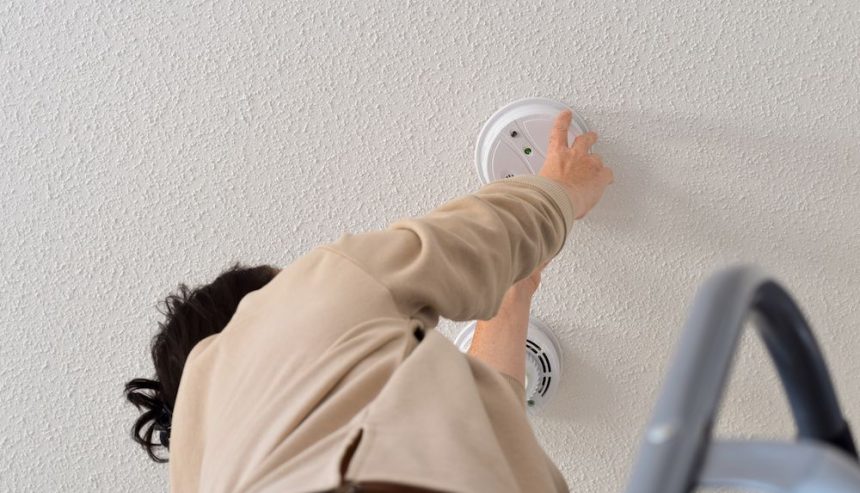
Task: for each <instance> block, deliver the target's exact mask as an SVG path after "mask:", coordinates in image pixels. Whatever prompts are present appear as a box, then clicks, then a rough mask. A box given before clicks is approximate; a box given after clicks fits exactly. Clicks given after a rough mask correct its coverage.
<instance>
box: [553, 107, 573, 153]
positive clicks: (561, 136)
mask: <svg viewBox="0 0 860 493" xmlns="http://www.w3.org/2000/svg"><path fill="white" fill-rule="evenodd" d="M572 117H573V113H572V112H571V111H570V110H564V111H562V112H561V113H559V114H558V116H557V117H556V118H555V123H554V124H553V126H552V132H551V133H550V134H549V149H550V150H559V149H561V148H563V147H567V129H568V128H569V127H570V120H571V118H572Z"/></svg>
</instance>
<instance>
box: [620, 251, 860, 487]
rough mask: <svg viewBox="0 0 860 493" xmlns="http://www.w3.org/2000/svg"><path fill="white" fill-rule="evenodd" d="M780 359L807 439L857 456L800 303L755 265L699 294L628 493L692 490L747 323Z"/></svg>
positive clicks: (716, 278)
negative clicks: (750, 320) (753, 324)
mask: <svg viewBox="0 0 860 493" xmlns="http://www.w3.org/2000/svg"><path fill="white" fill-rule="evenodd" d="M750 315H753V316H755V317H756V326H757V327H758V329H759V333H760V334H761V336H762V338H763V339H764V342H765V345H766V347H767V349H768V352H769V353H770V356H771V358H772V359H773V361H774V363H775V365H776V367H777V371H778V373H779V376H780V379H781V380H782V384H783V387H784V388H785V391H786V393H787V394H788V398H789V402H790V404H791V408H792V414H793V415H794V420H795V423H796V424H797V427H798V434H799V437H800V438H803V439H812V440H818V441H822V442H826V443H829V444H832V445H834V446H836V447H838V448H839V449H841V450H842V451H843V452H845V453H846V454H848V455H850V456H852V457H853V458H855V459H856V457H857V452H856V448H855V447H854V443H853V439H852V437H851V432H850V430H849V429H848V425H847V423H846V422H845V418H844V417H843V415H842V412H841V410H840V408H839V404H838V401H837V399H836V393H835V391H834V389H833V383H832V381H831V379H830V374H829V372H828V371H827V366H826V364H825V362H824V358H823V357H822V355H821V351H820V349H819V347H818V344H817V343H816V342H815V338H814V337H813V335H812V332H811V331H810V330H809V325H808V324H807V322H806V319H805V318H804V317H803V314H802V313H801V312H800V309H799V308H798V307H797V305H796V304H795V303H794V301H793V300H792V299H791V296H789V294H788V293H787V292H786V291H785V290H783V289H782V288H781V287H780V286H779V284H778V283H777V282H776V281H774V280H772V279H771V278H770V276H767V275H765V274H764V273H763V272H762V271H761V270H759V269H758V268H756V267H754V266H744V265H741V266H736V267H731V268H728V269H725V270H723V271H720V272H718V273H716V274H715V275H713V276H711V277H710V278H709V279H708V280H707V281H706V282H705V283H703V284H702V286H701V288H700V289H699V290H698V292H697V293H696V296H695V299H694V300H693V304H692V307H691V309H690V314H689V316H688V318H687V321H686V323H685V325H684V328H683V330H682V333H681V338H680V341H679V343H678V347H677V349H676V350H675V355H674V359H673V361H672V364H671V367H670V368H669V372H668V373H667V375H666V379H665V383H664V384H663V388H662V389H661V391H660V396H659V398H658V400H657V404H656V406H655V408H654V412H653V415H652V418H651V422H650V424H649V426H648V428H647V429H646V432H645V437H644V438H643V440H642V444H641V446H640V451H639V455H638V457H637V459H636V461H635V463H634V467H633V471H632V475H631V479H630V482H629V486H628V489H627V491H628V493H633V492H636V493H682V492H688V491H691V490H692V489H693V488H694V487H695V485H696V482H697V481H696V480H697V476H698V473H699V470H700V469H701V467H702V464H703V462H704V457H705V453H706V452H707V450H708V446H709V444H710V439H711V428H712V427H713V423H714V419H715V414H716V411H717V409H718V406H719V403H720V400H721V398H722V394H723V390H724V388H725V384H726V380H727V377H728V375H729V370H730V369H731V365H732V360H733V356H734V353H735V351H736V349H737V344H738V340H739V339H740V332H741V330H742V329H743V326H744V321H745V320H746V318H747V317H748V316H750Z"/></svg>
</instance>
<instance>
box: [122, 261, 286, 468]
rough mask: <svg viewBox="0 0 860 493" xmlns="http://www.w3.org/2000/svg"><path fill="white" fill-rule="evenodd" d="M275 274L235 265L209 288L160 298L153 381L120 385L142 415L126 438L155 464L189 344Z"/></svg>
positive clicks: (213, 329)
mask: <svg viewBox="0 0 860 493" xmlns="http://www.w3.org/2000/svg"><path fill="white" fill-rule="evenodd" d="M277 273H278V269H277V268H276V267H272V266H269V265H260V266H257V267H248V266H242V265H241V264H240V263H238V262H237V263H235V264H234V265H232V266H231V267H229V268H228V269H227V270H225V271H223V272H222V273H221V274H219V275H218V277H217V278H216V279H215V280H214V281H212V282H211V283H210V284H206V285H203V286H198V287H196V288H193V289H191V288H189V287H188V286H186V285H185V284H180V285H179V288H178V290H177V292H175V293H173V294H170V295H168V296H167V298H166V299H165V300H164V302H163V303H164V305H165V307H166V310H165V311H163V312H161V310H159V311H160V312H161V313H162V314H163V315H164V316H165V320H164V322H161V323H159V330H158V333H157V334H156V335H155V336H154V337H153V339H152V347H151V352H152V361H153V364H154V365H155V378H154V379H149V378H134V379H132V380H130V381H129V382H128V383H126V385H125V396H126V398H127V399H128V400H129V402H131V403H132V404H134V405H135V406H136V407H137V408H138V410H140V411H142V413H141V415H140V417H139V418H138V419H137V420H136V421H135V423H134V425H133V426H132V431H131V436H132V439H134V441H136V442H137V443H139V444H140V445H141V446H142V447H143V448H144V450H146V452H147V454H149V457H150V458H151V459H152V460H154V461H156V462H167V459H165V458H162V457H159V456H158V455H156V454H155V449H157V448H158V447H164V448H169V446H170V423H171V419H172V412H173V406H174V404H175V403H176V394H177V392H178V391H179V380H180V378H181V377H182V369H183V368H184V367H185V360H186V359H187V358H188V354H189V353H190V352H191V349H192V348H193V347H194V345H195V344H197V343H198V342H200V341H201V340H203V339H205V338H206V337H209V336H210V335H212V334H217V333H219V332H221V330H222V329H223V328H224V327H225V326H226V325H227V323H228V322H229V321H230V319H231V318H232V317H233V314H234V313H235V312H236V308H237V307H238V306H239V302H240V301H242V298H243V297H244V296H245V295H246V294H248V293H250V292H251V291H256V290H258V289H260V288H262V287H263V286H265V285H266V284H267V283H268V282H269V281H271V280H272V278H274V277H275V275H276V274H277Z"/></svg>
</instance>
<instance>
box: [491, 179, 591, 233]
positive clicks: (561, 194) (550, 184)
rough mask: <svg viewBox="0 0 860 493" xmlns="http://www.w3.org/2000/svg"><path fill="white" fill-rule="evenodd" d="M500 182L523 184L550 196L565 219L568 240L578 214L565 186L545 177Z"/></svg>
mask: <svg viewBox="0 0 860 493" xmlns="http://www.w3.org/2000/svg"><path fill="white" fill-rule="evenodd" d="M499 181H511V182H516V183H522V184H523V185H528V186H530V187H532V188H536V189H538V190H540V191H542V192H544V193H545V194H546V195H548V196H549V197H550V198H551V199H552V200H553V202H555V204H556V206H557V207H558V210H559V211H561V215H562V217H563V218H564V229H565V239H566V238H567V233H568V232H569V231H570V229H571V227H572V226H573V220H574V218H575V217H576V212H575V211H574V210H573V204H572V203H571V202H570V197H569V196H568V194H567V190H565V189H564V187H563V186H561V185H560V184H558V183H556V182H555V181H553V180H551V179H549V178H544V177H543V176H538V175H517V176H514V177H511V178H505V179H503V180H499Z"/></svg>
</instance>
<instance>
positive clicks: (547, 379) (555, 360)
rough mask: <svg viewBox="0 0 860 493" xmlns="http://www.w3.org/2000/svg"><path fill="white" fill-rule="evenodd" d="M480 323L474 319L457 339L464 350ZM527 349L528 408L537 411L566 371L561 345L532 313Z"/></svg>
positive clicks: (531, 411)
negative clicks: (563, 368)
mask: <svg viewBox="0 0 860 493" xmlns="http://www.w3.org/2000/svg"><path fill="white" fill-rule="evenodd" d="M476 326H477V321H472V322H470V323H469V324H468V325H466V326H465V327H464V328H463V329H462V330H461V331H460V333H459V334H458V335H457V337H456V338H455V339H454V344H455V345H456V346H457V347H458V348H459V349H460V351H462V352H464V353H465V352H468V351H469V347H470V346H471V345H472V337H473V336H474V334H475V327H476ZM525 349H526V351H525V354H526V389H525V396H526V409H527V410H528V412H529V413H537V412H540V410H541V409H543V408H544V407H545V406H546V403H547V402H548V401H549V400H550V399H551V398H552V396H553V395H554V394H555V392H556V389H558V386H559V383H560V379H561V374H562V361H561V345H560V344H559V342H558V339H556V337H555V335H553V333H552V331H550V329H549V327H548V326H547V325H546V324H544V323H543V322H541V321H540V320H538V319H536V318H534V317H529V328H528V334H527V335H526V348H525Z"/></svg>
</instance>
